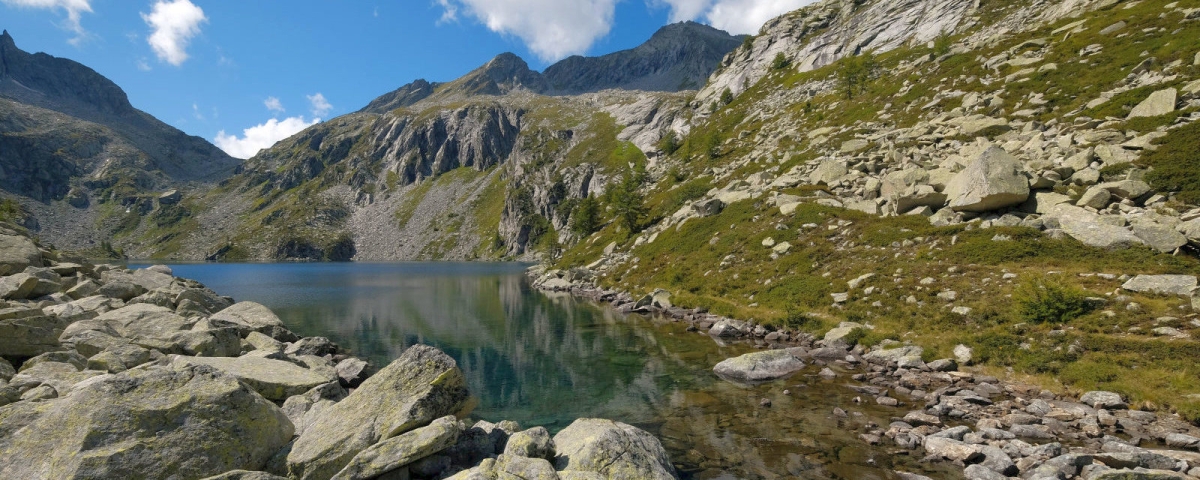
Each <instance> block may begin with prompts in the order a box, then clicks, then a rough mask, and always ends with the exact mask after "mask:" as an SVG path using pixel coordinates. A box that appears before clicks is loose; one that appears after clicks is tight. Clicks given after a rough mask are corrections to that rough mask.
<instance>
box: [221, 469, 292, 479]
mask: <svg viewBox="0 0 1200 480" xmlns="http://www.w3.org/2000/svg"><path fill="white" fill-rule="evenodd" d="M204 480H287V478H286V477H280V476H278V475H273V474H270V473H267V472H251V471H249V470H233V471H229V472H225V473H222V474H220V475H216V476H212V477H208V478H205V479H204Z"/></svg>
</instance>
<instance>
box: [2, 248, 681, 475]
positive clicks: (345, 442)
mask: <svg viewBox="0 0 1200 480" xmlns="http://www.w3.org/2000/svg"><path fill="white" fill-rule="evenodd" d="M476 402H477V400H476V399H475V398H474V397H472V396H471V393H470V392H469V391H468V388H467V384H466V377H465V376H464V374H463V372H462V371H461V370H460V369H459V368H458V365H457V364H456V362H455V360H454V359H452V358H451V357H449V356H448V355H446V354H445V353H443V352H441V351H440V350H437V349H436V348H433V347H428V346H423V345H417V346H413V347H411V348H409V349H408V350H406V351H405V352H404V353H403V354H402V355H401V356H400V357H399V358H397V359H396V360H394V361H393V362H392V363H391V364H390V365H388V366H386V367H384V368H382V369H379V370H378V371H375V369H374V368H372V367H371V366H370V365H369V364H368V363H367V362H366V361H365V360H362V359H359V358H355V357H353V356H351V355H349V353H348V352H345V351H343V350H342V349H340V348H339V347H338V346H337V345H336V344H334V343H333V342H331V341H329V340H328V339H326V338H322V337H310V338H301V337H299V336H297V335H296V334H294V333H292V332H291V331H290V330H288V329H287V327H286V326H285V325H284V324H283V322H282V321H281V320H280V319H279V318H278V317H277V316H275V314H274V313H272V312H271V311H270V310H269V309H268V308H266V307H264V306H262V305H259V304H257V303H253V302H235V301H234V300H233V299H232V298H229V297H223V296H220V295H218V294H217V293H215V292H213V291H212V290H210V289H208V288H206V287H204V286H203V285H201V284H199V283H198V282H195V281H192V280H188V279H182V278H178V277H174V276H173V275H172V271H171V270H170V268H168V267H164V266H154V267H149V268H146V269H139V270H128V269H125V268H123V267H120V266H115V265H92V264H90V263H88V262H86V261H83V260H82V259H75V258H69V257H67V256H65V255H62V254H60V253H58V252H56V251H53V250H51V249H47V248H44V247H42V246H40V245H38V244H37V242H36V241H34V240H32V239H30V238H29V237H28V236H27V235H26V234H25V233H24V232H23V231H21V230H20V229H18V228H16V227H10V226H5V225H0V478H21V479H72V478H77V479H82V478H163V479H201V478H209V479H226V480H232V479H254V480H269V479H280V478H291V479H306V480H307V479H330V478H335V479H342V480H345V479H364V480H365V479H375V478H382V479H410V478H411V479H456V480H465V479H499V478H525V479H534V478H536V479H549V480H553V479H567V480H570V479H601V478H617V479H672V478H677V474H676V472H675V469H674V467H673V466H672V464H671V462H670V460H669V459H668V457H667V454H666V451H665V450H664V449H663V447H662V445H661V444H660V443H659V441H658V439H656V438H654V437H653V436H652V435H650V434H649V433H647V432H644V431H642V430H639V429H637V428H635V427H632V426H629V425H626V424H623V423H619V422H614V421H611V420H603V419H578V420H576V421H575V422H574V423H572V424H571V425H570V426H568V427H567V428H565V429H563V430H562V431H560V432H558V433H557V434H556V435H554V436H551V435H550V434H549V432H548V431H547V430H546V429H545V428H543V427H535V428H530V429H522V428H521V427H520V426H519V425H518V424H516V423H515V422H511V421H503V422H500V423H491V422H487V421H483V420H480V421H477V422H475V423H473V424H469V423H466V422H465V421H464V419H466V418H467V416H468V415H469V414H470V412H471V411H472V409H473V408H474V406H475V404H476Z"/></svg>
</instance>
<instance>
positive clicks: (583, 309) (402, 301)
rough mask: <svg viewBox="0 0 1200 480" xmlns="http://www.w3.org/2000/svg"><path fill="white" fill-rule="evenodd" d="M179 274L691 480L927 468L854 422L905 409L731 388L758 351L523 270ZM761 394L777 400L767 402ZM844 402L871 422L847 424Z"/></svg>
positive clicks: (498, 414)
mask: <svg viewBox="0 0 1200 480" xmlns="http://www.w3.org/2000/svg"><path fill="white" fill-rule="evenodd" d="M173 268H174V269H175V273H176V274H177V275H180V276H183V277H188V278H193V279H196V280H199V281H201V282H203V283H205V284H206V285H208V286H209V287H211V288H213V289H214V290H216V291H217V292H220V293H221V294H224V295H230V296H232V297H234V298H236V299H238V300H254V301H257V302H260V303H263V304H264V305H267V306H268V307H270V308H271V309H273V310H274V311H275V312H276V313H277V314H278V315H279V316H280V318H282V319H283V321H284V322H285V323H286V324H287V325H288V326H289V327H290V328H291V329H292V330H294V331H296V332H297V333H298V334H301V335H305V336H314V335H320V336H326V337H329V338H331V339H333V340H334V341H335V342H337V343H339V344H340V345H342V346H343V347H346V348H349V349H350V350H352V351H353V352H355V353H356V354H358V355H360V356H365V357H367V358H369V359H370V360H371V361H372V362H374V363H375V364H377V365H386V364H387V363H389V362H390V361H391V359H393V358H396V357H397V356H399V355H400V353H401V352H403V350H404V349H405V348H407V347H408V346H410V345H413V344H416V343H425V344H430V345H434V346H437V347H438V348H441V349H442V350H444V351H446V352H447V353H448V354H450V355H451V356H453V357H454V358H455V359H456V360H457V361H458V364H459V366H460V367H461V368H462V370H463V372H464V373H465V374H466V375H467V379H468V382H469V384H470V387H471V390H472V392H475V393H476V394H477V395H478V396H479V398H480V405H479V407H478V409H477V410H476V411H475V414H474V416H476V417H478V418H483V419H488V420H492V421H498V420H501V419H510V420H516V421H518V422H520V423H521V424H522V425H524V426H534V425H544V426H546V427H547V428H549V429H550V430H551V431H557V430H559V429H561V428H564V427H565V426H566V425H568V424H569V423H570V422H571V421H573V420H574V419H576V418H579V417H604V418H612V419H616V420H619V421H623V422H626V423H630V424H634V425H637V426H639V427H642V428H645V429H647V430H650V431H651V432H653V433H655V434H656V435H658V436H659V437H660V438H661V439H662V440H663V443H664V445H665V446H666V447H667V448H668V450H669V452H670V454H671V457H672V459H673V460H674V461H675V462H676V463H677V464H679V465H682V466H683V467H684V468H685V472H684V473H685V476H687V477H691V478H706V479H707V478H847V479H849V478H854V479H859V478H862V479H870V478H880V479H883V478H894V476H893V475H892V474H891V473H890V469H892V468H899V467H902V468H905V469H908V470H911V471H920V470H921V468H922V466H921V465H915V461H914V460H915V459H911V458H908V457H907V456H905V455H897V454H892V452H889V451H888V450H887V449H880V448H868V447H866V446H865V445H864V444H863V443H862V442H861V441H859V440H857V439H856V438H855V437H856V432H855V429H856V428H859V427H861V426H862V425H863V424H866V423H867V422H870V421H874V422H876V423H879V424H881V425H886V424H887V423H888V421H889V417H888V415H895V414H898V413H899V412H896V411H887V410H882V409H879V408H878V407H863V406H859V405H856V404H853V403H852V402H851V399H852V398H853V397H854V396H855V393H854V392H853V391H851V390H849V389H848V388H846V387H845V386H844V385H841V384H840V383H839V382H838V381H823V380H820V379H819V378H818V377H816V376H813V375H810V376H802V377H794V378H792V379H790V380H788V381H780V382H775V383H772V384H766V385H761V386H757V387H753V388H744V387H738V386H734V385H732V384H728V383H725V382H723V381H720V380H719V379H717V378H716V377H715V376H714V375H713V374H712V372H711V368H712V366H713V365H715V364H716V363H717V362H719V361H721V360H723V359H725V358H728V357H730V356H735V355H739V354H742V353H745V352H747V351H750V350H752V349H753V346H752V345H749V344H734V345H727V346H722V345H718V344H716V343H715V342H713V341H712V340H711V339H709V338H708V337H707V336H705V335H698V334H695V333H688V332H685V331H684V330H683V326H682V325H679V324H675V323H670V322H666V321H663V320H661V319H648V318H643V317H637V316H626V315H622V314H619V313H616V312H615V311H613V310H612V309H610V308H606V307H603V306H599V305H595V304H592V303H590V302H585V301H580V300H578V299H576V298H573V297H570V296H566V295H546V294H543V293H541V292H538V291H536V290H533V289H532V288H531V287H530V286H529V283H528V282H527V281H526V280H525V278H524V277H523V275H522V271H523V266H522V265H517V264H483V263H409V264H376V265H371V264H250V265H235V264H195V265H175V266H173ZM808 373H809V374H811V373H815V371H814V372H808ZM784 389H789V390H791V392H792V395H790V396H789V395H783V393H782V392H783V390H784ZM762 398H769V399H771V400H772V401H773V402H774V405H773V407H771V408H763V407H760V406H759V401H760V400H761V399H762ZM834 407H842V408H844V409H846V410H847V411H857V412H861V413H862V415H861V416H851V417H850V418H838V417H835V416H833V415H832V414H831V411H832V409H833V408H834ZM926 474H931V475H932V476H935V477H941V476H944V474H943V473H941V472H926Z"/></svg>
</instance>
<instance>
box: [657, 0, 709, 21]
mask: <svg viewBox="0 0 1200 480" xmlns="http://www.w3.org/2000/svg"><path fill="white" fill-rule="evenodd" d="M646 3H648V4H650V6H651V7H669V8H670V9H671V20H670V21H671V23H675V22H684V21H687V20H695V19H697V18H700V15H703V14H704V11H705V10H708V8H709V7H711V6H712V4H713V0H647V1H646Z"/></svg>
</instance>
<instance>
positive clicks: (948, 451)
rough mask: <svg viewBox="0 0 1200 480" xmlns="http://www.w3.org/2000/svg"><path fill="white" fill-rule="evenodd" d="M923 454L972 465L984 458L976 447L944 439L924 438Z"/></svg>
mask: <svg viewBox="0 0 1200 480" xmlns="http://www.w3.org/2000/svg"><path fill="white" fill-rule="evenodd" d="M923 446H924V447H925V452H926V453H928V454H929V455H935V456H938V457H941V458H945V459H947V460H951V461H959V462H967V463H972V462H975V461H978V460H982V459H983V458H984V455H983V453H981V452H980V451H979V446H978V445H971V444H966V443H963V442H961V441H959V440H955V439H953V438H946V437H934V436H929V437H925V442H924V443H923Z"/></svg>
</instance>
